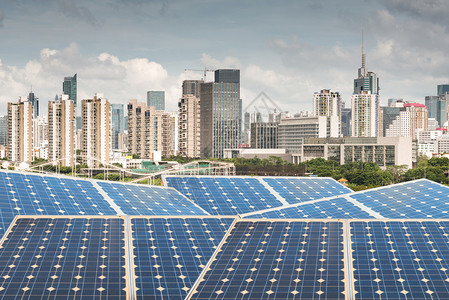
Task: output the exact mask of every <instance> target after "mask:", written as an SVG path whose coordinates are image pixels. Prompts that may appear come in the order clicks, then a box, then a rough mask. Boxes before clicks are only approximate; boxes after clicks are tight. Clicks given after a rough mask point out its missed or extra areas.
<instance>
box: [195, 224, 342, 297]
mask: <svg viewBox="0 0 449 300" xmlns="http://www.w3.org/2000/svg"><path fill="white" fill-rule="evenodd" d="M342 242H343V223H341V222H338V221H330V222H307V221H305V222H303V221H291V222H288V221H238V222H237V223H236V224H235V226H234V227H233V228H232V230H231V232H230V234H229V235H228V236H227V237H226V243H223V244H222V247H221V248H220V250H221V251H220V252H217V255H216V257H215V259H213V261H212V264H211V265H210V267H209V269H208V271H207V272H205V274H204V276H203V278H202V279H201V280H199V281H198V282H199V283H198V285H197V286H195V288H194V290H193V291H192V294H191V296H192V299H241V298H242V299H262V298H264V299H265V298H267V299H268V298H269V299H344V298H345V295H344V291H345V283H344V281H345V280H344V279H345V274H344V252H343V243H342Z"/></svg>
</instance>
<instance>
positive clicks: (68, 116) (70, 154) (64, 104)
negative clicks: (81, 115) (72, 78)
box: [48, 95, 76, 167]
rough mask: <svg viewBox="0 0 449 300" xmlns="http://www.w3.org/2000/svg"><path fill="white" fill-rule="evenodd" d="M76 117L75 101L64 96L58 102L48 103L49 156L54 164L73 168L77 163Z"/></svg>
mask: <svg viewBox="0 0 449 300" xmlns="http://www.w3.org/2000/svg"><path fill="white" fill-rule="evenodd" d="M75 135H76V115H75V101H73V100H69V96H68V95H62V96H61V97H60V98H59V100H58V101H48V156H49V159H50V161H54V160H58V159H62V160H61V161H59V162H55V163H54V164H55V165H56V164H60V165H62V166H67V167H68V166H73V165H74V162H75V158H74V156H75V154H76V152H75V151H76V149H75Z"/></svg>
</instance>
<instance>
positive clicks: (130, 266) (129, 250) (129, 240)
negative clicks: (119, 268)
mask: <svg viewBox="0 0 449 300" xmlns="http://www.w3.org/2000/svg"><path fill="white" fill-rule="evenodd" d="M124 224H125V228H124V230H123V231H124V236H125V256H126V269H127V270H126V272H127V278H126V280H127V281H128V299H130V300H134V299H136V298H137V295H136V281H135V274H134V251H133V248H134V243H133V236H132V224H131V218H130V217H129V216H128V215H126V216H125V222H124Z"/></svg>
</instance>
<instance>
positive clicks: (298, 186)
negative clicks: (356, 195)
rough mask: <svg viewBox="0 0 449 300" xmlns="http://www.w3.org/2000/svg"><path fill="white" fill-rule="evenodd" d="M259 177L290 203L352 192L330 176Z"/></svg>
mask: <svg viewBox="0 0 449 300" xmlns="http://www.w3.org/2000/svg"><path fill="white" fill-rule="evenodd" d="M261 179H262V180H263V181H265V182H266V183H268V185H269V186H270V187H271V188H273V190H274V191H276V192H277V193H278V194H279V195H280V196H281V197H282V198H284V199H285V200H286V201H287V202H288V203H290V204H294V203H300V202H304V201H310V200H315V199H321V198H329V197H332V196H338V195H343V194H347V193H351V192H352V190H351V189H349V188H347V187H346V186H344V185H342V184H341V183H339V182H338V181H336V180H334V179H332V178H317V177H313V178H311V177H267V178H265V177H261Z"/></svg>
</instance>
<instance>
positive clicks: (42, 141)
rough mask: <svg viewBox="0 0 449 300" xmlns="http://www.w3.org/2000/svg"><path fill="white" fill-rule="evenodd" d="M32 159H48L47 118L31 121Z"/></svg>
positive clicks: (42, 117)
mask: <svg viewBox="0 0 449 300" xmlns="http://www.w3.org/2000/svg"><path fill="white" fill-rule="evenodd" d="M33 157H34V158H35V159H37V158H43V159H48V118H47V116H38V117H37V118H34V119H33Z"/></svg>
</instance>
